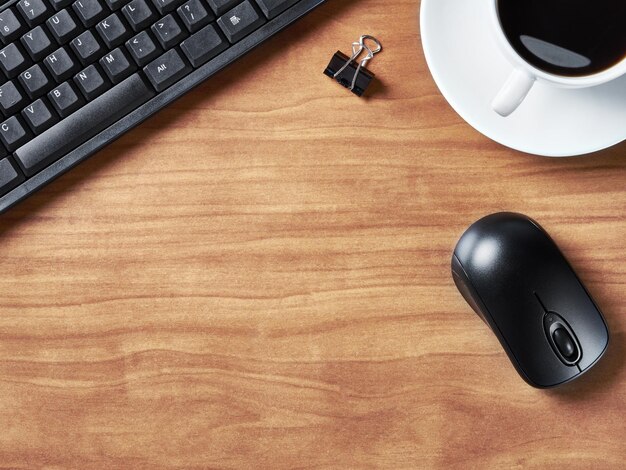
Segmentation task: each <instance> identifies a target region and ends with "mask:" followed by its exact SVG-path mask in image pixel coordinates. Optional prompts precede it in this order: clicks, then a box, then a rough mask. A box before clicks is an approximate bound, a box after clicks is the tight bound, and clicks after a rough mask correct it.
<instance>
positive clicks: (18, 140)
mask: <svg viewBox="0 0 626 470" xmlns="http://www.w3.org/2000/svg"><path fill="white" fill-rule="evenodd" d="M29 137H30V134H29V133H28V132H26V129H24V126H22V123H21V122H20V121H19V119H18V118H17V116H11V117H10V118H9V119H7V120H6V121H4V122H3V123H2V124H0V140H2V143H3V144H4V146H5V147H6V148H7V149H9V151H10V152H12V151H13V150H15V149H16V148H18V147H19V146H20V145H23V144H25V143H26V142H28V138H29Z"/></svg>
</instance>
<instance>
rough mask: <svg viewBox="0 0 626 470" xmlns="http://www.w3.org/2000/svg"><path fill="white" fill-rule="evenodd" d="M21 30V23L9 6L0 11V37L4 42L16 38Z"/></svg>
mask: <svg viewBox="0 0 626 470" xmlns="http://www.w3.org/2000/svg"><path fill="white" fill-rule="evenodd" d="M21 32H22V23H20V20H18V19H17V16H15V13H13V10H11V9H10V8H7V9H6V10H4V11H2V12H0V38H2V42H3V43H5V44H8V43H10V42H11V41H13V40H14V39H16V38H17V37H18V36H19V35H20V34H21Z"/></svg>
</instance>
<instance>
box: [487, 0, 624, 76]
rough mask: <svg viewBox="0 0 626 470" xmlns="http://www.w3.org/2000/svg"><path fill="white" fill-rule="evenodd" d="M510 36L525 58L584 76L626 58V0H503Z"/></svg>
mask: <svg viewBox="0 0 626 470" xmlns="http://www.w3.org/2000/svg"><path fill="white" fill-rule="evenodd" d="M498 15H499V17H500V23H501V25H502V29H503V31H504V34H505V35H506V37H507V39H508V40H509V42H510V43H511V46H513V49H515V51H516V52H517V53H518V54H519V55H520V56H521V57H522V58H524V60H526V62H528V63H530V64H531V65H533V66H534V67H536V68H538V69H540V70H543V71H545V72H548V73H552V74H556V75H565V76H573V77H579V76H584V75H592V74H595V73H599V72H602V71H603V70H606V69H608V68H611V67H612V66H613V65H615V64H617V63H618V62H620V61H622V60H623V59H625V58H626V0H498Z"/></svg>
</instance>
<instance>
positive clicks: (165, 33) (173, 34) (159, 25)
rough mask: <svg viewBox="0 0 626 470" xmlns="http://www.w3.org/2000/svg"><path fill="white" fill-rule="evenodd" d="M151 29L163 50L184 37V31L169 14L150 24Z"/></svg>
mask: <svg viewBox="0 0 626 470" xmlns="http://www.w3.org/2000/svg"><path fill="white" fill-rule="evenodd" d="M152 31H153V32H154V35H155V36H156V38H157V39H158V40H159V43H160V44H161V47H162V48H163V49H165V50H167V49H170V48H171V47H174V46H175V45H176V44H178V43H179V42H180V41H182V40H183V39H184V37H185V36H186V33H183V31H182V30H181V29H180V26H179V25H178V22H177V21H176V20H175V19H174V17H173V16H172V15H171V14H170V15H167V16H165V17H164V18H161V19H160V20H159V21H157V22H156V23H154V24H153V25H152Z"/></svg>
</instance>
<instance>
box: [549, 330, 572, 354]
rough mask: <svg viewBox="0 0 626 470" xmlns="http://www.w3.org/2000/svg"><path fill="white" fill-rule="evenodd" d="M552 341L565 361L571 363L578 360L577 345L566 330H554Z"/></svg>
mask: <svg viewBox="0 0 626 470" xmlns="http://www.w3.org/2000/svg"><path fill="white" fill-rule="evenodd" d="M552 339H554V344H556V347H557V348H558V349H559V352H560V353H561V354H562V355H563V357H564V358H565V359H567V360H570V361H571V360H573V359H575V358H576V355H577V351H576V343H574V340H573V339H572V337H571V336H570V335H569V333H568V332H567V330H565V328H557V329H556V330H554V333H552Z"/></svg>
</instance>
